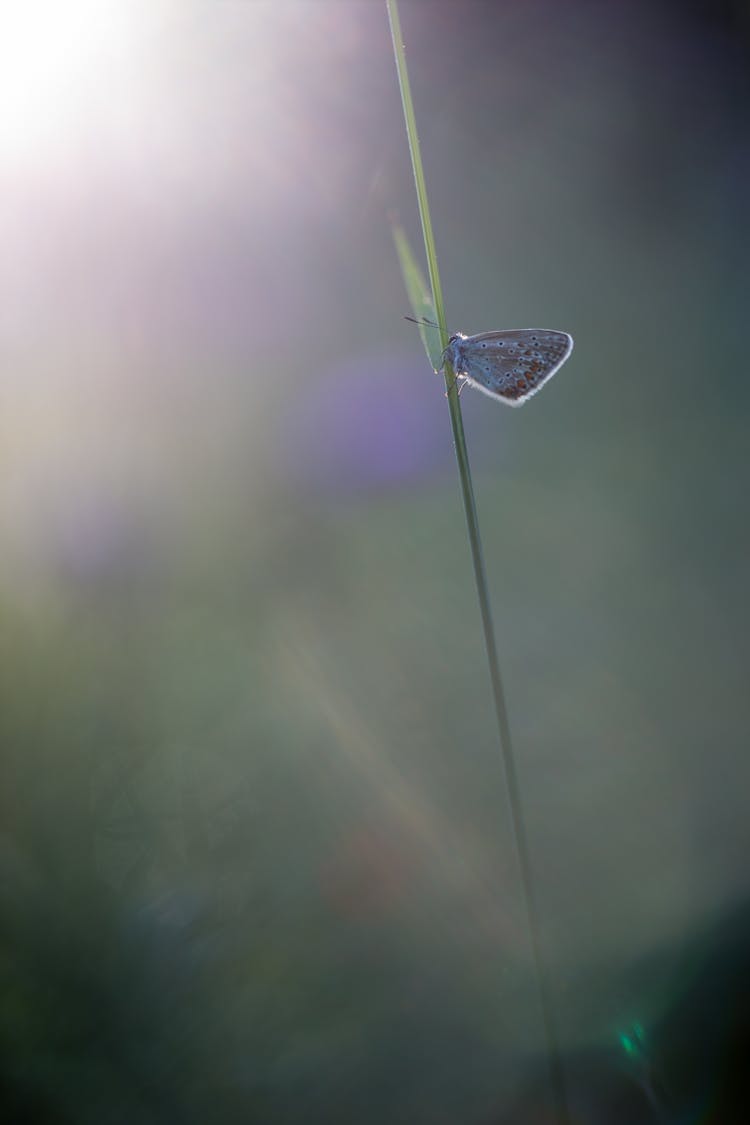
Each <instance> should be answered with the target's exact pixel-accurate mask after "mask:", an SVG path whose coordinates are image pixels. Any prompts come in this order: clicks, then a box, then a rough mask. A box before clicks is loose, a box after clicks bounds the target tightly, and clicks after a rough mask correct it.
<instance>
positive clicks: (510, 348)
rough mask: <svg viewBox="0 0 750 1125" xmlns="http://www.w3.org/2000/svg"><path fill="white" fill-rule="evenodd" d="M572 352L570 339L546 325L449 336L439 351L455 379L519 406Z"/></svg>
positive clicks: (565, 334)
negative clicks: (444, 345) (441, 350)
mask: <svg viewBox="0 0 750 1125" xmlns="http://www.w3.org/2000/svg"><path fill="white" fill-rule="evenodd" d="M572 350H573V337H572V336H569V335H568V333H567V332H555V331H552V330H551V329H548V328H520V329H511V330H509V331H507V332H480V333H479V334H478V335H476V336H464V335H463V333H461V332H457V333H456V334H455V335H454V336H451V338H450V340H449V341H448V346H447V348H446V349H445V351H444V352H443V364H446V363H449V364H450V366H451V367H452V368H453V372H454V374H455V375H456V378H459V379H464V380H466V382H468V383H471V385H472V386H474V387H476V388H477V390H480V391H483V392H484V393H485V394H486V395H490V396H491V397H492V398H499V399H500V401H501V402H504V403H505V404H506V405H507V406H521V405H522V404H523V403H524V402H526V400H527V399H529V398H531V396H532V395H535V394H536V392H537V391H538V390H540V389H541V387H543V386H544V384H545V383H546V382H547V380H548V379H551V378H552V376H553V375H554V374H555V372H556V371H558V370H559V369H560V367H562V365H563V363H565V360H566V359H567V358H568V356H569V355H570V353H571V352H572Z"/></svg>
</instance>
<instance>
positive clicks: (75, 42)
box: [0, 0, 134, 163]
mask: <svg viewBox="0 0 750 1125" xmlns="http://www.w3.org/2000/svg"><path fill="white" fill-rule="evenodd" d="M133 8H134V6H133V7H131V6H130V5H128V4H122V3H118V2H117V0H68V2H66V3H59V2H56V0H43V2H37V3H34V2H33V0H32V2H31V3H26V4H21V3H15V4H7V5H5V6H4V8H3V11H2V14H0V159H2V161H3V163H7V162H8V161H11V162H12V161H14V160H20V159H24V158H29V157H33V156H34V155H37V156H38V155H40V154H46V153H48V152H49V150H50V148H56V147H58V146H61V147H62V146H64V145H65V143H66V141H67V140H68V139H69V136H70V133H71V131H75V127H76V122H77V121H79V120H80V118H81V117H82V116H84V117H85V115H86V110H87V107H88V106H89V105H91V104H92V103H93V104H96V101H97V97H98V96H99V97H100V96H101V92H100V83H101V81H102V79H103V78H104V77H105V76H106V75H107V73H108V71H109V69H110V67H111V66H112V64H113V62H115V61H116V60H118V59H120V58H121V57H122V54H123V48H124V46H125V45H126V43H127V34H126V32H127V30H128V26H129V24H130V23H131V19H132V13H133Z"/></svg>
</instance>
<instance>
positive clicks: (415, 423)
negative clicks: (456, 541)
mask: <svg viewBox="0 0 750 1125" xmlns="http://www.w3.org/2000/svg"><path fill="white" fill-rule="evenodd" d="M307 386H308V387H309V388H310V389H309V393H307V394H305V395H304V397H303V396H302V394H301V393H300V394H299V395H298V397H297V399H296V400H295V404H296V410H295V412H294V413H293V414H292V415H291V417H290V420H289V430H288V433H287V434H286V435H285V438H286V440H284V441H283V443H282V448H283V450H284V457H285V459H286V466H287V470H288V471H289V472H290V473H291V474H292V475H293V476H294V477H296V478H301V479H303V480H304V481H305V482H307V483H308V484H311V485H313V486H314V487H315V488H316V489H318V490H322V491H324V492H329V493H331V494H334V495H335V494H351V493H353V492H359V491H362V490H365V491H367V490H370V489H374V490H379V489H387V488H393V487H400V486H402V485H404V484H406V483H409V482H416V481H418V480H420V479H424V478H425V477H427V476H428V475H429V474H430V473H433V472H435V471H436V470H444V469H445V468H447V467H449V466H450V464H451V461H452V457H453V450H452V443H451V437H450V428H449V421H448V412H447V410H446V404H445V397H444V394H443V381H442V378H440V377H438V376H435V375H432V374H431V372H430V370H429V368H428V367H427V365H426V364H425V363H424V362H422V363H420V362H419V361H418V360H415V359H414V358H413V357H412V358H409V359H405V358H404V357H403V356H401V355H392V354H391V355H379V356H370V357H366V358H359V359H354V360H352V361H350V362H349V363H346V364H343V365H342V366H340V367H337V368H335V369H334V370H332V371H331V372H329V373H327V374H325V375H323V376H322V377H320V378H310V380H309V382H308V383H307Z"/></svg>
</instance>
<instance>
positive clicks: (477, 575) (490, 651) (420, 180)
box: [386, 0, 571, 1125]
mask: <svg viewBox="0 0 750 1125" xmlns="http://www.w3.org/2000/svg"><path fill="white" fill-rule="evenodd" d="M386 4H387V7H388V18H389V20H390V25H391V37H392V39H393V51H394V55H395V57H396V70H397V72H398V81H399V86H400V88H401V101H402V103H403V107H404V119H405V122H406V133H407V136H408V139H409V150H410V152H411V162H412V168H413V170H414V183H415V186H416V189H417V201H418V204H419V215H420V219H421V221H422V234H423V236H424V245H425V253H426V255H427V268H428V271H429V278H430V286H431V288H432V297H433V302H434V305H435V312H436V314H437V319H438V324H439V325H440V333H441V337H442V344H443V347H445V346H446V344H447V343H448V331H447V327H446V319H445V310H444V307H443V293H442V289H441V285H440V274H439V272H438V264H437V253H436V251H435V238H434V235H433V232H432V221H431V219H430V208H429V203H428V201H427V185H426V183H425V178H424V169H423V167H422V155H421V152H420V148H419V135H418V133H417V122H416V117H415V115H414V103H413V102H412V96H411V86H410V84H409V74H408V71H407V67H406V56H405V54H404V45H403V41H402V36H401V22H400V20H399V15H398V4H397V0H386ZM444 376H445V385H446V390H447V393H448V407H449V410H450V419H451V429H452V431H453V444H454V447H455V450H456V462H457V465H458V475H459V479H460V481H461V493H462V496H463V501H464V512H465V514H466V527H467V531H468V535H469V546H470V549H471V559H472V563H473V567H474V580H475V582H476V587H477V596H478V598H479V611H480V614H481V617H482V629H483V631H484V643H485V649H486V651H487V664H488V667H489V673H490V682H491V684H492V694H493V698H494V703H495V715H496V718H497V726H498V733H499V736H500V747H501V751H502V756H503V763H504V766H505V776H506V782H507V786H508V803H509V806H510V814H511V823H512V827H513V835H514V839H515V843H516V850H517V853H518V865H519V871H520V876H521V886H522V890H523V898H524V903H525V907H526V918H527V923H528V929H529V938H530V943H531V950H532V956H533V960H534V970H535V976H536V980H537V986H538V990H539V1001H540V1008H541V1013H542V1020H543V1023H544V1032H545V1039H546V1044H547V1058H548V1063H549V1070H550V1082H551V1086H552V1090H553V1094H554V1097H555V1104H556V1108H557V1117H558V1121H559V1122H560V1123H561V1125H570V1121H571V1116H570V1111H569V1108H568V1099H567V1093H566V1088H565V1074H564V1070H563V1065H562V1056H561V1052H560V1043H559V1036H558V1033H557V1026H556V1020H555V1011H554V1005H553V1003H552V997H551V990H550V986H549V980H548V976H547V971H546V967H545V963H544V957H543V954H542V943H541V927H540V924H539V912H538V909H537V905H536V896H535V893H534V879H533V875H532V869H531V859H530V853H529V845H528V839H527V835H526V828H525V823H524V817H523V805H522V801H521V792H520V787H519V784H518V773H517V770H516V764H515V757H514V754H513V745H512V741H511V735H510V723H509V721H508V709H507V706H506V703H505V692H504V691H503V682H502V677H501V675H500V663H499V660H498V654H497V641H496V639H495V628H494V625H493V621H492V609H491V606H490V598H489V589H488V584H487V572H486V569H485V564H484V552H483V550H482V540H481V537H480V534H479V519H478V516H477V506H476V501H475V499H474V487H473V485H472V480H471V469H470V467H469V453H468V450H467V448H466V437H465V434H464V424H463V418H462V416H461V403H460V401H459V396H458V387H457V384H456V377H455V374H454V372H453V370H452V369H451V367H450V365H449V364H446V365H445V367H444Z"/></svg>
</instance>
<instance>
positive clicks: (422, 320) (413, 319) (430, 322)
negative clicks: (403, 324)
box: [404, 316, 440, 328]
mask: <svg viewBox="0 0 750 1125" xmlns="http://www.w3.org/2000/svg"><path fill="white" fill-rule="evenodd" d="M404 320H410V321H411V322H412V324H418V325H419V326H420V327H421V326H422V325H423V324H426V325H427V327H428V328H440V325H439V324H435V321H434V320H428V319H427V317H426V316H420V318H419V320H417V319H416V317H413V316H405V317H404Z"/></svg>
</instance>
